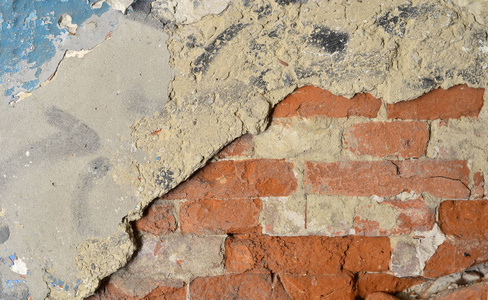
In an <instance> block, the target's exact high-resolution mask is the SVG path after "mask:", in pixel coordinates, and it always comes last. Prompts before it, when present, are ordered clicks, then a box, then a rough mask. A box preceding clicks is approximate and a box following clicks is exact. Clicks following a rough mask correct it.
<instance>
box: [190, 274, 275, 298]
mask: <svg viewBox="0 0 488 300" xmlns="http://www.w3.org/2000/svg"><path fill="white" fill-rule="evenodd" d="M272 287H273V286H272V280H271V275H269V274H252V273H244V274H239V275H223V276H215V277H200V278H196V279H195V280H193V281H192V282H191V283H190V297H191V299H192V300H197V299H204V300H207V299H256V300H259V299H262V300H268V299H271V298H272V293H273V289H272Z"/></svg>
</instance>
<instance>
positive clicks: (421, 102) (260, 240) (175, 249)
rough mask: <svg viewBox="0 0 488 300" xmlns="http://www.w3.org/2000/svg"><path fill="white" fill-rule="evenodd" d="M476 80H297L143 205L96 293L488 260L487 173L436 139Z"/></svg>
mask: <svg viewBox="0 0 488 300" xmlns="http://www.w3.org/2000/svg"><path fill="white" fill-rule="evenodd" d="M483 93H484V91H483V90H482V89H473V88H468V87H466V86H456V87H453V88H451V89H449V90H442V89H438V90H434V91H432V92H430V93H428V94H425V95H423V96H421V97H419V98H417V99H415V100H411V101H407V102H401V103H397V104H386V103H383V102H382V100H380V99H376V98H374V97H373V96H371V95H369V94H358V95H356V96H355V97H354V98H352V99H346V98H343V97H338V96H335V95H333V94H331V93H329V92H328V91H324V90H321V89H319V88H317V87H313V86H308V87H303V88H300V89H298V90H297V91H296V92H295V93H293V94H291V95H290V96H288V97H287V98H286V99H284V100H283V101H282V102H281V103H279V104H278V105H277V106H276V107H275V109H274V112H273V115H272V122H271V125H270V127H269V128H268V129H267V130H266V131H265V132H263V133H262V134H260V135H257V136H251V135H246V136H243V137H241V138H239V139H237V140H236V141H234V142H233V143H232V144H230V145H228V146H227V147H226V148H224V149H223V150H222V151H221V152H220V153H219V154H218V155H217V156H216V157H215V158H214V160H213V161H212V162H210V163H209V164H208V165H207V166H206V167H205V168H203V169H202V170H200V171H198V172H197V173H196V174H194V175H193V176H192V177H191V178H190V179H188V180H187V181H186V182H183V183H182V184H180V185H179V186H178V187H177V188H176V189H174V190H173V191H171V192H170V193H169V194H167V195H166V196H165V197H164V198H162V199H157V200H156V201H155V202H154V203H153V204H152V205H151V206H150V207H149V208H148V209H147V210H146V213H145V216H144V217H143V218H142V219H141V220H139V221H137V222H135V224H134V227H135V229H136V234H137V239H138V243H139V250H138V252H137V253H136V254H135V256H134V259H133V260H132V261H131V262H130V263H129V265H128V266H127V267H125V268H124V269H122V270H120V271H119V272H117V273H116V274H114V275H112V277H111V278H110V279H109V280H108V281H107V282H105V283H104V285H103V286H102V288H101V289H100V290H99V292H98V293H97V294H96V295H95V296H93V298H92V299H363V298H366V299H380V297H383V298H381V299H387V296H386V294H395V293H398V292H400V291H403V290H405V289H406V288H408V287H411V286H413V285H416V284H419V283H423V282H427V281H429V280H431V279H432V278H437V277H440V276H444V275H447V274H451V273H455V272H459V271H462V270H464V269H466V268H468V267H470V266H472V265H474V264H477V263H481V262H485V261H488V251H487V250H488V242H487V238H488V218H487V217H486V216H487V215H488V200H483V198H484V196H485V194H486V188H485V186H484V177H485V176H484V174H483V172H482V170H480V169H476V166H475V164H473V163H471V161H470V159H469V158H467V157H466V155H463V154H462V153H460V152H459V153H458V152H456V151H457V150H458V149H457V148H455V147H454V146H453V145H452V143H451V140H449V139H447V138H446V139H445V142H444V141H443V139H442V137H443V136H444V137H445V136H446V135H449V132H450V131H449V130H448V129H449V128H450V126H451V125H450V124H451V122H453V120H456V121H455V124H456V126H458V127H459V124H460V123H462V122H466V123H467V124H476V122H481V121H480V119H479V118H478V116H479V114H480V112H481V110H482V106H483ZM439 128H442V130H443V131H442V132H443V133H442V134H440V133H439V134H438V133H437V129H439ZM456 128H457V127H456ZM434 136H435V140H434ZM466 136H467V138H468V142H469V139H476V132H466ZM434 144H435V145H434ZM453 147H454V148H453ZM433 148H435V151H434V150H432V151H431V149H433ZM378 292H384V293H386V294H378Z"/></svg>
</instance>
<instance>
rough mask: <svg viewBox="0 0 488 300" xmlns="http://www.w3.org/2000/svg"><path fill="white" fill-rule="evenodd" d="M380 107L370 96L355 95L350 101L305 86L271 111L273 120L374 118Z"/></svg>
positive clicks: (376, 100) (375, 99) (378, 102)
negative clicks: (296, 118)
mask: <svg viewBox="0 0 488 300" xmlns="http://www.w3.org/2000/svg"><path fill="white" fill-rule="evenodd" d="M380 106H381V100H380V99H377V98H375V97H373V96H372V95H370V94H357V95H356V96H354V97H353V98H351V99H347V98H345V97H341V96H336V95H334V94H332V93H331V92H329V91H325V90H323V89H321V88H318V87H314V86H305V87H302V88H299V89H298V90H296V91H295V92H294V93H293V94H291V95H289V96H288V97H286V98H285V99H284V100H283V101H281V102H280V103H278V104H277V105H276V106H275V108H274V111H273V115H272V117H273V118H282V117H294V116H299V117H310V116H317V115H322V116H328V117H333V118H346V117H350V116H362V117H367V118H375V117H376V116H377V115H378V111H379V109H380Z"/></svg>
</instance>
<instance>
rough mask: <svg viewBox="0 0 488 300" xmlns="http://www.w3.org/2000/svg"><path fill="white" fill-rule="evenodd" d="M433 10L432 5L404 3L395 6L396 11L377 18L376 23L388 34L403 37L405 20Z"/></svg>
mask: <svg viewBox="0 0 488 300" xmlns="http://www.w3.org/2000/svg"><path fill="white" fill-rule="evenodd" d="M432 11H433V7H432V6H429V5H427V4H423V5H421V6H412V4H404V5H400V6H398V7H397V11H396V12H393V11H390V12H387V13H386V14H384V15H382V16H381V17H379V18H378V24H379V25H380V26H381V27H383V29H384V30H385V31H386V32H388V33H389V34H392V35H396V36H399V37H403V35H404V34H405V26H406V25H407V20H409V19H414V18H417V17H418V16H420V15H425V14H427V13H429V12H432Z"/></svg>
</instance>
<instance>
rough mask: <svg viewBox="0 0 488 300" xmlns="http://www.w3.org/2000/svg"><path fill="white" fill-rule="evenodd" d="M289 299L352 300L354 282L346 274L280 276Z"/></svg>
mask: <svg viewBox="0 0 488 300" xmlns="http://www.w3.org/2000/svg"><path fill="white" fill-rule="evenodd" d="M280 279H281V282H282V283H283V286H284V288H285V290H286V292H287V293H288V295H289V298H290V299H303V300H308V299H330V300H336V299H341V300H347V299H351V300H354V299H355V296H356V292H355V289H354V280H353V278H351V277H350V276H348V275H346V274H337V275H312V276H304V275H280Z"/></svg>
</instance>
